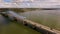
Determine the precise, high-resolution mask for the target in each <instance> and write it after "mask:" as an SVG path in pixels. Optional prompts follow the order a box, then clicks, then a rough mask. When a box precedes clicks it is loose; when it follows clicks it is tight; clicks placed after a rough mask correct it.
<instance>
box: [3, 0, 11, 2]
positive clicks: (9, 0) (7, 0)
mask: <svg viewBox="0 0 60 34" xmlns="http://www.w3.org/2000/svg"><path fill="white" fill-rule="evenodd" d="M3 1H4V2H11V1H12V0H3Z"/></svg>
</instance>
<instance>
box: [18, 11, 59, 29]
mask: <svg viewBox="0 0 60 34" xmlns="http://www.w3.org/2000/svg"><path fill="white" fill-rule="evenodd" d="M19 14H20V15H22V16H24V17H26V19H29V20H32V21H34V22H38V23H40V24H43V25H45V26H48V27H51V28H54V29H57V30H60V10H33V11H26V12H23V13H19Z"/></svg>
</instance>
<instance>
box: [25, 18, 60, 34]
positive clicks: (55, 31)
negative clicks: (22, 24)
mask: <svg viewBox="0 0 60 34" xmlns="http://www.w3.org/2000/svg"><path fill="white" fill-rule="evenodd" d="M24 21H26V22H27V23H30V24H33V25H35V26H37V27H38V28H42V29H45V30H48V31H50V32H54V33H56V34H60V31H58V30H55V29H52V30H51V28H50V27H47V26H44V25H41V24H38V23H36V22H33V21H30V20H27V19H25V20H24Z"/></svg>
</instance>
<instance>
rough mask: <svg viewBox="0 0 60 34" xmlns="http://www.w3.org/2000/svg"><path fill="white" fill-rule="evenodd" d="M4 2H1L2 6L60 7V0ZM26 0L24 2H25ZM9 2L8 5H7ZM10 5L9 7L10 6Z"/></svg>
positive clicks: (5, 0)
mask: <svg viewBox="0 0 60 34" xmlns="http://www.w3.org/2000/svg"><path fill="white" fill-rule="evenodd" d="M3 1H4V3H5V4H6V5H5V4H2V3H0V6H2V7H3V5H4V6H8V5H9V6H11V7H14V6H17V7H39V8H56V7H57V8H60V0H31V1H32V2H28V1H30V0H17V1H18V2H19V1H22V2H21V3H17V4H16V3H14V4H9V3H10V2H12V1H14V0H3ZM23 1H24V2H23ZM7 4H8V5H7ZM9 6H8V7H9Z"/></svg>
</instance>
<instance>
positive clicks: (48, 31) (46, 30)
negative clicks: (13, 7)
mask: <svg viewBox="0 0 60 34" xmlns="http://www.w3.org/2000/svg"><path fill="white" fill-rule="evenodd" d="M1 14H2V15H3V16H4V17H8V18H10V20H12V21H13V20H15V21H16V22H18V23H19V24H23V25H25V26H27V27H30V28H31V29H34V30H36V31H38V32H41V33H42V34H60V31H58V30H55V29H52V28H50V27H47V26H44V25H41V24H39V23H36V22H33V21H31V20H28V19H26V17H23V16H20V15H18V14H17V13H15V12H13V11H7V12H2V13H1Z"/></svg>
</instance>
